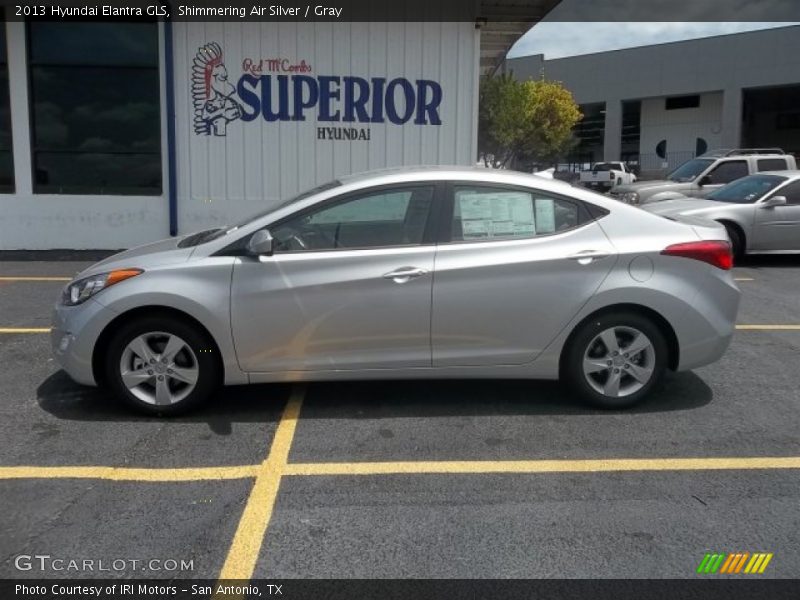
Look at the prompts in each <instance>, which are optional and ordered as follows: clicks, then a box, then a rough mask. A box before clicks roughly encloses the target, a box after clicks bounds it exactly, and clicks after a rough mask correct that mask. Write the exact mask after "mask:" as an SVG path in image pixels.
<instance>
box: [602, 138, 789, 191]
mask: <svg viewBox="0 0 800 600" xmlns="http://www.w3.org/2000/svg"><path fill="white" fill-rule="evenodd" d="M796 168H797V164H796V163H795V159H794V156H792V155H791V154H786V153H784V151H783V150H781V149H780V148H740V149H738V150H717V151H716V152H710V153H707V154H704V155H702V156H698V157H697V158H693V159H691V160H689V161H687V162H685V163H683V164H682V165H681V166H680V167H678V168H677V169H675V170H674V171H672V173H670V174H669V175H667V179H666V180H661V181H639V182H637V183H632V184H628V185H618V186H615V187H613V188H611V192H610V194H611V196H612V197H614V198H616V199H617V200H621V201H622V202H625V203H627V204H648V203H650V202H662V201H664V200H671V199H673V198H678V197H681V196H690V197H693V198H705V197H706V196H708V195H709V194H710V193H711V192H713V191H715V190H717V189H719V188H721V187H722V186H723V185H726V184H728V183H730V182H731V181H734V180H736V179H739V178H740V177H744V176H745V175H750V174H752V173H759V172H762V171H788V170H791V169H796Z"/></svg>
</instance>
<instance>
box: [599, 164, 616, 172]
mask: <svg viewBox="0 0 800 600" xmlns="http://www.w3.org/2000/svg"><path fill="white" fill-rule="evenodd" d="M614 169H619V165H617V164H614V163H597V164H596V165H595V166H593V167H592V171H613V170H614Z"/></svg>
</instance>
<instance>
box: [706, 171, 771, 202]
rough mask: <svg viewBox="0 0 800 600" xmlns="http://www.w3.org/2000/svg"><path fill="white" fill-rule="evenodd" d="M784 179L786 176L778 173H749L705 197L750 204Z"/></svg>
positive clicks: (719, 200) (718, 200)
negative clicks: (747, 175)
mask: <svg viewBox="0 0 800 600" xmlns="http://www.w3.org/2000/svg"><path fill="white" fill-rule="evenodd" d="M784 181H786V177H780V176H779V175H750V176H749V177H742V178H741V179H737V180H736V181H733V182H731V183H729V184H728V185H724V186H722V187H721V188H719V189H718V190H716V191H714V192H711V193H710V194H709V195H708V196H706V197H707V198H708V199H709V200H716V201H717V202H735V203H737V204H752V203H753V202H755V201H756V200H758V199H759V198H762V197H763V196H764V194H767V193H768V192H771V191H772V190H774V189H775V188H776V187H778V186H779V185H780V184H782V183H783V182H784Z"/></svg>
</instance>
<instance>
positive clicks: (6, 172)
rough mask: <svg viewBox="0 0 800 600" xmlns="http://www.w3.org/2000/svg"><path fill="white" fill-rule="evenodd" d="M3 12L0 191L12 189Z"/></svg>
mask: <svg viewBox="0 0 800 600" xmlns="http://www.w3.org/2000/svg"><path fill="white" fill-rule="evenodd" d="M4 25H5V14H4V13H3V11H2V9H0V193H12V192H13V191H14V153H13V150H12V148H11V103H10V100H9V88H8V50H7V48H6V28H5V27H4Z"/></svg>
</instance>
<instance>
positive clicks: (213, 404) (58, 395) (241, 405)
mask: <svg viewBox="0 0 800 600" xmlns="http://www.w3.org/2000/svg"><path fill="white" fill-rule="evenodd" d="M290 390H291V385H289V384H260V385H251V386H233V387H225V388H222V389H221V390H220V391H219V392H218V393H217V395H216V397H214V398H212V400H211V401H210V402H209V403H208V404H207V405H205V406H203V407H201V408H200V409H198V410H196V411H195V412H193V413H190V414H188V415H186V416H182V417H177V418H170V419H168V421H169V422H177V423H180V422H189V423H198V422H201V423H208V425H209V427H210V428H211V430H212V431H213V432H214V433H217V434H219V435H227V434H229V433H230V431H231V424H232V423H234V422H237V423H241V422H267V421H277V420H278V419H279V418H280V415H281V412H282V411H283V407H284V406H285V402H286V400H287V399H288V397H289V393H290ZM36 392H37V398H38V399H39V404H40V406H41V407H42V408H43V409H44V410H45V411H47V412H49V413H50V414H52V415H53V416H55V417H57V418H59V419H66V420H77V421H115V422H122V421H130V422H136V421H140V422H145V421H152V420H153V419H158V417H148V416H142V415H137V414H136V413H135V412H133V411H131V410H130V409H128V408H127V407H126V406H125V405H123V404H121V403H120V402H118V401H116V400H114V399H113V398H111V397H110V395H109V393H108V392H107V391H104V390H101V389H97V388H91V387H85V386H81V385H78V384H76V383H74V382H73V381H72V380H71V379H70V378H69V377H68V376H67V375H66V373H64V372H63V371H59V372H57V373H55V374H53V375H51V376H50V377H48V378H47V379H46V380H45V381H44V382H42V384H41V385H40V386H39V387H38V388H37V390H36ZM712 397H713V393H712V391H711V388H709V387H708V385H706V383H705V382H704V381H703V380H702V379H700V377H698V376H697V375H695V374H694V373H691V372H690V373H679V374H668V375H667V377H666V378H665V380H664V383H663V384H662V386H661V389H660V390H658V391H657V392H655V393H654V394H653V395H652V396H651V397H650V398H649V399H648V400H647V401H646V402H645V403H644V404H642V405H640V406H637V407H635V408H632V409H628V410H625V411H618V412H624V413H631V414H637V413H653V412H668V411H679V410H691V409H695V408H699V407H702V406H705V405H706V404H708V403H709V402H711V399H712ZM515 414H518V415H537V414H541V415H585V414H608V411H604V410H598V409H594V408H591V407H588V406H586V405H584V404H582V403H580V402H579V401H578V400H575V399H573V398H571V397H570V396H569V394H568V393H567V392H566V391H565V390H564V388H563V387H562V386H561V385H560V384H559V383H557V382H552V381H528V380H502V379H501V380H483V379H481V380H465V379H459V380H415V381H366V382H364V381H362V382H326V383H311V384H308V389H307V392H306V399H305V402H304V404H303V411H302V414H301V419H313V418H324V419H330V418H341V419H359V418H367V417H369V418H381V417H386V418H396V417H425V416H431V417H439V416H464V415H515Z"/></svg>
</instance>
